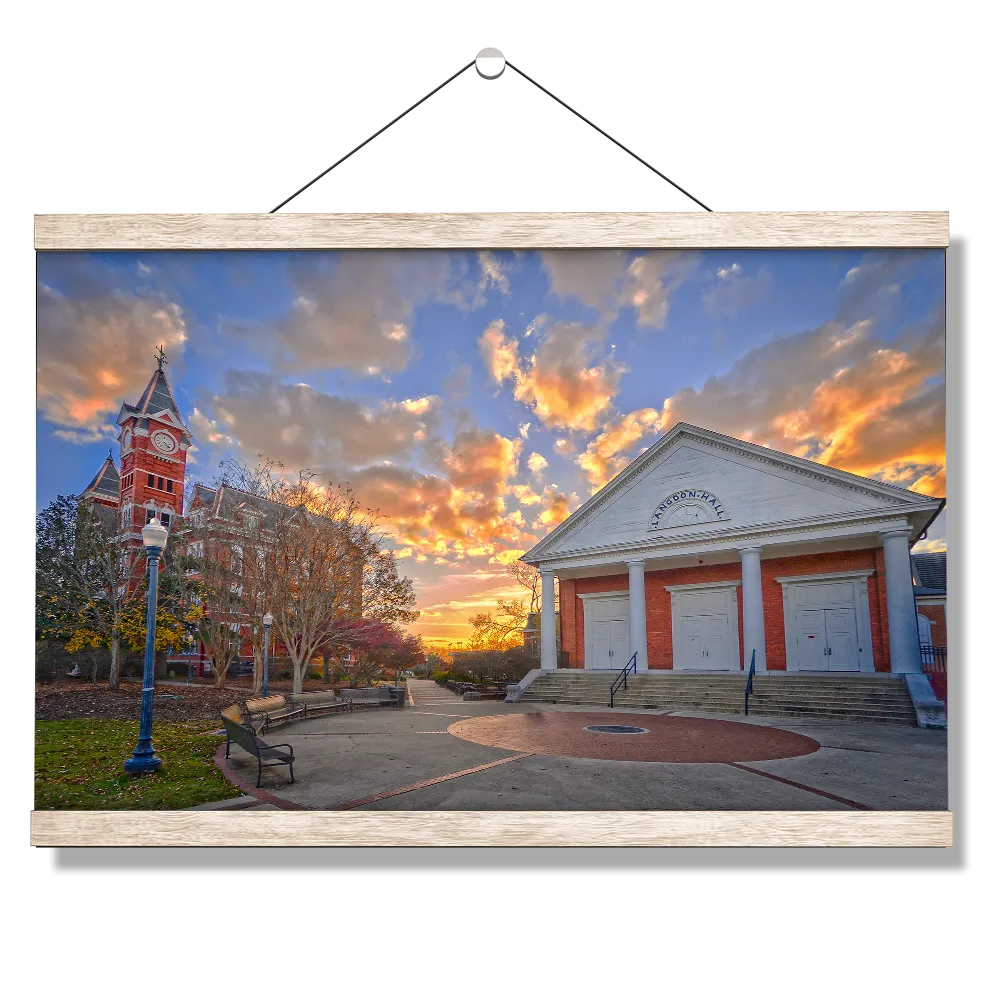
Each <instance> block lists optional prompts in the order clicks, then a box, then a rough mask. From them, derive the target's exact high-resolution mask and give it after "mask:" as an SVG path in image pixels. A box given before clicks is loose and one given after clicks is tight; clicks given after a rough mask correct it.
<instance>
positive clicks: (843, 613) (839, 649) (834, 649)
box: [826, 608, 861, 670]
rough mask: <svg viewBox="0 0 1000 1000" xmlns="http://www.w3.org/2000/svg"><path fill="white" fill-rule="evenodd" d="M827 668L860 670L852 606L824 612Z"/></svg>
mask: <svg viewBox="0 0 1000 1000" xmlns="http://www.w3.org/2000/svg"><path fill="white" fill-rule="evenodd" d="M826 649H827V667H826V669H827V670H860V669H861V649H860V648H859V647H858V629H857V625H856V621H855V616H854V609H853V608H849V609H848V608H831V609H829V610H827V612H826Z"/></svg>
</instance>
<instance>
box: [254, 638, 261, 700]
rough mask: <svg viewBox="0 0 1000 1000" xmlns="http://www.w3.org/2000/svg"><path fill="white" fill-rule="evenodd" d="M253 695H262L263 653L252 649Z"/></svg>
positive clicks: (255, 648)
mask: <svg viewBox="0 0 1000 1000" xmlns="http://www.w3.org/2000/svg"><path fill="white" fill-rule="evenodd" d="M253 693H254V697H259V696H260V695H262V694H263V693H264V651H263V650H262V649H258V648H257V647H256V646H254V648H253Z"/></svg>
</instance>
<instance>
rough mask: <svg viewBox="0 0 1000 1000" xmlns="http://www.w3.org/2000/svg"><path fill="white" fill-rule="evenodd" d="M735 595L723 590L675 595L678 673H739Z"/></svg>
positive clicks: (677, 593)
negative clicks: (705, 671)
mask: <svg viewBox="0 0 1000 1000" xmlns="http://www.w3.org/2000/svg"><path fill="white" fill-rule="evenodd" d="M733 594H734V591H733V590H731V589H730V588H723V587H720V588H719V589H717V590H715V589H704V590H702V589H698V590H691V591H684V590H679V591H674V592H673V593H672V594H671V604H672V607H673V615H672V620H673V623H674V644H673V645H674V669H675V670H739V652H738V650H739V645H738V639H737V637H736V634H735V622H736V606H735V602H734V599H733Z"/></svg>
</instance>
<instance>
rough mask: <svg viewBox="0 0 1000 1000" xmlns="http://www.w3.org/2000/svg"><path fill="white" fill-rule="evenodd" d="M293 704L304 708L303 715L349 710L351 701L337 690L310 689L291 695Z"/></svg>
mask: <svg viewBox="0 0 1000 1000" xmlns="http://www.w3.org/2000/svg"><path fill="white" fill-rule="evenodd" d="M289 700H290V701H291V702H292V704H294V705H297V706H299V707H300V708H301V709H302V717H303V718H308V717H309V716H310V715H323V714H324V713H326V712H349V711H350V710H351V703H350V702H348V701H345V700H344V699H343V698H341V697H340V696H339V695H338V694H337V692H336V691H308V692H303V693H302V694H293V695H290V696H289Z"/></svg>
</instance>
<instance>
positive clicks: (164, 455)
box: [118, 348, 191, 540]
mask: <svg viewBox="0 0 1000 1000" xmlns="http://www.w3.org/2000/svg"><path fill="white" fill-rule="evenodd" d="M165 363H166V358H165V357H164V354H163V349H162V348H160V351H159V353H158V355H157V357H156V371H154V372H153V375H152V377H151V378H150V380H149V384H148V385H147V386H146V388H145V390H144V391H143V393H142V395H141V396H140V397H139V401H138V402H137V403H136V404H135V405H134V406H132V405H131V404H129V403H122V408H121V412H119V414H118V426H119V427H120V428H121V431H120V433H119V435H118V442H119V444H120V445H121V473H120V476H121V490H120V496H121V500H120V522H119V523H120V524H121V527H122V532H123V533H124V534H126V535H134V536H135V538H136V539H137V540H138V539H139V538H140V537H141V532H142V529H143V527H144V525H145V524H146V523H147V522H148V521H150V520H151V519H152V518H153V517H154V515H155V516H158V517H159V518H160V520H161V521H162V522H163V524H164V525H165V526H166V527H171V526H172V525H171V522H173V520H174V518H176V517H178V516H180V515H181V514H183V512H184V470H185V467H186V464H187V450H188V448H189V447H190V446H191V434H190V432H189V431H188V429H187V427H185V426H184V421H183V419H182V418H181V414H180V410H179V409H178V408H177V403H176V402H175V400H174V396H173V393H172V392H171V391H170V386H169V384H168V383H167V376H166V375H165V374H164V371H163V366H164V364H165Z"/></svg>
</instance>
